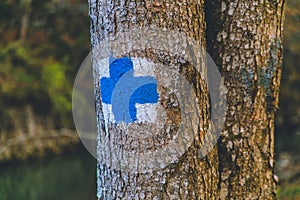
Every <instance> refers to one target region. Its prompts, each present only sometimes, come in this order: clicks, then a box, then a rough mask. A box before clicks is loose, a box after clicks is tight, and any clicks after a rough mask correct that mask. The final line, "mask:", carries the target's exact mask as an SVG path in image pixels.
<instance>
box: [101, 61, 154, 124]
mask: <svg viewBox="0 0 300 200" xmlns="http://www.w3.org/2000/svg"><path fill="white" fill-rule="evenodd" d="M100 87H101V97H102V102H103V103H104V104H107V105H106V106H107V107H109V106H111V107H112V114H113V119H115V121H116V123H118V122H122V121H123V122H126V124H128V123H131V122H135V121H139V122H141V121H144V119H145V117H142V118H140V119H138V117H137V109H138V108H139V107H138V104H140V105H143V104H144V105H145V104H146V107H142V108H144V109H143V110H141V111H140V112H139V113H143V112H145V113H144V114H145V115H147V113H148V112H150V113H151V112H152V113H153V112H155V111H151V109H155V107H151V105H149V104H152V105H154V104H156V103H158V98H159V95H158V92H157V81H156V79H155V77H152V76H135V75H134V67H133V62H132V60H131V59H130V58H127V57H124V58H118V59H114V58H112V57H110V59H109V77H101V78H100ZM147 107H148V108H147ZM147 111H148V112H147ZM112 114H111V113H110V115H112ZM141 116H144V115H143V114H141ZM151 121H154V119H153V116H152V120H151Z"/></svg>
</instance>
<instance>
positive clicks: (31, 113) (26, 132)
mask: <svg viewBox="0 0 300 200" xmlns="http://www.w3.org/2000/svg"><path fill="white" fill-rule="evenodd" d="M0 21H1V23H0V38H1V40H0V63H1V64H0V66H1V67H0V110H1V112H0V161H5V160H11V159H26V158H28V157H30V156H34V157H36V156H39V157H42V156H43V155H44V154H45V153H47V152H54V153H59V152H61V150H62V148H64V147H66V146H68V147H73V146H72V145H71V144H73V142H76V141H78V139H77V137H76V134H75V132H74V131H71V130H66V128H67V129H74V125H73V119H72V112H71V106H72V101H71V97H72V86H73V82H74V79H75V75H76V73H77V70H78V68H79V66H80V64H81V62H82V60H83V58H84V57H85V56H86V54H87V53H88V51H89V32H88V30H89V19H88V15H87V2H85V1H80V0H63V1H58V0H52V1H41V0H2V1H0ZM62 128H63V129H62ZM58 129H59V130H58Z"/></svg>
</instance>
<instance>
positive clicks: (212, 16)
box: [89, 0, 283, 199]
mask: <svg viewBox="0 0 300 200" xmlns="http://www.w3.org/2000/svg"><path fill="white" fill-rule="evenodd" d="M89 12H90V18H91V42H92V49H93V53H94V55H93V59H94V61H93V68H94V80H95V94H96V95H95V98H96V111H97V122H98V124H97V125H98V132H99V133H98V134H99V138H98V167H97V168H98V170H97V180H98V186H97V189H98V194H97V196H98V199H274V198H275V192H276V183H275V178H274V173H273V172H274V170H273V169H274V115H275V110H276V109H277V105H278V91H279V85H280V76H281V62H282V22H283V0H278V1H277V2H275V1H274V2H273V1H271V0H270V1H267V0H264V1H252V0H246V1H238V0H236V1H234V2H231V1H230V0H223V1H221V0H211V1H209V0H208V1H207V5H206V22H207V30H206V26H205V22H204V1H203V0H197V1H195V0H182V1H168V0H163V1H157V2H156V1H150V0H139V1H121V0H103V1H99V0H89ZM153 25H155V26H157V27H159V28H165V29H167V30H175V31H180V32H181V33H184V34H186V35H187V36H188V37H191V38H192V39H193V40H195V41H196V42H197V43H198V44H199V45H200V46H205V45H206V40H207V43H208V50H209V52H210V54H211V55H212V56H213V59H214V61H215V62H216V63H217V65H218V66H219V67H220V70H221V71H222V75H223V77H224V78H225V86H227V89H228V94H227V105H228V107H227V116H226V122H225V126H224V130H223V132H222V135H221V139H220V141H219V144H218V148H213V149H212V151H211V152H210V153H209V154H208V155H207V156H205V157H204V158H201V156H199V155H200V154H201V153H203V152H202V151H201V145H202V144H203V142H204V141H205V140H204V138H205V137H206V138H208V137H209V136H210V134H209V120H210V119H211V117H212V116H211V113H210V111H209V108H210V105H209V98H208V88H207V84H206V81H205V80H206V79H207V77H205V76H203V74H206V70H205V67H200V68H199V69H197V67H196V69H195V68H194V67H193V62H187V61H182V58H181V57H180V56H179V57H178V56H177V55H172V54H171V53H170V52H169V51H167V50H166V51H162V50H157V49H155V48H149V49H144V50H132V49H130V46H132V45H134V44H133V43H131V42H132V38H130V37H132V36H129V37H128V38H129V39H128V38H126V37H125V39H124V43H127V46H128V51H126V52H125V51H124V52H122V54H118V56H116V58H110V59H111V61H109V62H110V63H113V62H114V60H115V59H121V58H125V56H128V57H129V58H138V59H139V60H141V59H144V58H146V59H148V60H150V61H151V62H153V63H164V64H167V65H168V67H169V68H170V69H174V70H175V71H176V70H177V71H178V72H180V73H181V74H183V76H184V77H185V78H186V80H187V81H188V83H189V84H190V85H192V88H193V91H194V92H195V94H196V97H197V99H198V101H197V103H196V105H197V106H196V109H195V110H194V112H195V113H197V115H198V117H199V118H198V117H192V116H191V117H190V118H189V121H190V123H191V125H190V126H191V127H196V129H197V132H196V134H195V135H194V138H195V139H194V140H193V142H192V144H191V146H190V147H189V148H188V149H187V151H186V152H185V153H184V154H183V155H182V156H181V157H180V158H178V160H176V162H175V160H174V162H171V163H169V164H168V165H166V166H161V167H160V169H158V170H153V171H143V170H141V171H134V172H132V171H130V170H129V171H128V169H127V168H126V169H127V170H124V168H122V167H124V166H121V168H117V167H116V166H114V165H115V164H116V165H118V163H114V161H113V160H114V158H113V155H112V153H111V151H114V149H112V147H113V148H114V147H116V146H121V151H122V152H123V151H125V150H124V149H126V150H130V152H131V154H132V155H131V156H133V157H134V156H139V155H140V154H141V153H143V152H146V151H149V149H151V150H152V151H153V152H157V151H159V149H160V148H163V147H164V145H166V144H167V143H168V140H170V138H169V135H171V136H174V134H175V133H176V131H178V126H179V125H180V122H178V121H180V120H182V118H183V116H182V113H181V114H180V110H181V109H183V106H185V105H180V106H181V107H180V106H178V105H176V100H174V98H173V96H174V94H173V93H169V92H168V90H167V88H164V87H159V86H158V87H157V90H158V93H159V100H158V103H159V104H160V106H161V107H163V108H164V110H165V113H166V114H165V115H162V116H163V117H161V119H163V120H165V121H166V122H167V123H166V125H165V126H164V131H162V132H157V133H156V132H155V133H152V134H153V135H152V136H153V137H152V138H151V139H150V140H143V138H142V139H141V138H136V137H132V136H130V135H127V128H128V127H127V125H128V124H126V123H125V124H124V123H123V124H122V123H121V125H120V124H118V123H115V122H113V121H110V120H109V118H107V113H106V111H105V109H107V107H106V106H107V105H105V102H104V101H105V100H103V98H104V97H103V96H102V93H103V91H102V90H101V87H102V84H101V83H102V82H101V81H103V80H108V78H104V79H103V77H102V74H101V73H102V72H103V70H102V69H101V67H103V66H102V64H101V63H103V62H102V61H103V60H102V61H99V60H97V57H96V52H95V51H94V50H95V49H97V48H99V46H100V47H101V46H103V45H105V44H106V43H107V41H109V42H111V41H114V40H117V39H116V38H117V37H118V33H120V32H121V33H122V32H123V33H126V32H127V33H128V32H130V31H133V30H137V29H145V28H146V29H147V28H149V27H151V26H153ZM149 29H150V28H149ZM205 31H206V38H205ZM125 35H126V34H125ZM170 35H171V34H170ZM166 37H167V36H166ZM174 39H176V38H174ZM146 40H147V38H146ZM148 40H149V41H150V42H149V43H151V39H148ZM179 43H180V41H177V40H170V41H169V42H167V43H165V44H164V45H165V46H166V47H168V48H170V47H171V48H173V49H175V52H180V50H182V51H184V52H188V53H187V54H189V55H188V56H189V57H193V54H194V53H195V51H194V49H193V48H191V47H189V46H187V47H185V48H182V49H180V48H181V47H180V44H179ZM157 45H158V46H160V43H159V42H157ZM108 49H109V50H110V51H111V54H112V56H111V57H114V56H115V52H117V51H121V50H119V49H116V48H115V46H113V45H112V46H109V47H108ZM166 49H167V48H166ZM125 50H126V49H125ZM204 58H205V55H204V53H202V54H201V59H202V63H201V66H202V65H205V63H203V60H204ZM201 59H200V60H201ZM123 61H124V60H123ZM124 62H125V61H124ZM161 69H162V68H161ZM101 70H102V71H101ZM197 70H200V73H197ZM154 74H155V76H156V78H157V79H158V80H159V79H163V77H164V75H163V73H162V72H160V71H154ZM199 74H200V75H199ZM177 78H178V77H175V76H174V77H173V76H172V75H170V78H169V79H168V77H167V78H166V79H167V81H170V82H172V81H171V80H173V81H174V84H175V85H176V84H177V83H179V85H180V84H181V83H180V80H177ZM158 83H159V81H158ZM158 85H159V84H158ZM181 94H182V95H183V96H185V95H186V94H188V92H186V91H182V93H181ZM112 96H113V95H112ZM120 99H121V97H120ZM175 99H176V98H175ZM174 102H175V103H174ZM177 103H178V102H177ZM112 104H113V103H112ZM108 110H109V112H111V114H113V108H112V109H108ZM105 113H106V114H105ZM125 121H126V119H125ZM136 124H137V127H139V126H144V125H143V124H139V123H136ZM186 126H187V128H189V124H188V125H186ZM124 127H126V128H124ZM151 131H152V130H151V129H150V132H151ZM104 141H105V142H104ZM161 141H163V142H162V143H161ZM103 143H105V144H106V145H107V146H105V147H104V148H103V146H102V145H101V144H103ZM99 144H100V145H99ZM178 146H179V148H180V146H182V145H180V144H178ZM183 146H184V145H183ZM103 151H105V152H103ZM105 156H107V157H105ZM161 159H162V160H163V159H164V158H161ZM107 160H110V161H111V163H113V164H111V163H108V162H107ZM137 161H139V159H137ZM118 162H119V163H122V158H120V160H118ZM137 165H139V164H137ZM125 167H127V166H125ZM134 167H136V166H134Z"/></svg>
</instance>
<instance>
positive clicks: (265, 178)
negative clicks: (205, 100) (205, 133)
mask: <svg viewBox="0 0 300 200" xmlns="http://www.w3.org/2000/svg"><path fill="white" fill-rule="evenodd" d="M283 10H284V0H277V1H275V0H235V1H231V0H213V1H207V2H206V19H207V43H208V51H209V53H210V54H211V55H212V57H213V59H214V61H215V62H216V63H217V65H218V66H220V67H221V71H222V76H223V77H224V78H225V85H226V86H227V89H228V95H227V101H228V102H227V105H228V112H227V117H226V122H225V126H224V131H223V133H222V135H221V138H220V140H219V163H220V166H219V169H220V183H219V184H220V198H221V199H232V198H235V199H274V198H275V196H276V181H277V180H276V179H277V177H276V176H274V115H275V111H276V109H277V108H278V94H279V86H280V77H281V65H282V39H283V30H282V29H283V18H284V14H283Z"/></svg>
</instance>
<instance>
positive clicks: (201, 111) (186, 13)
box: [89, 0, 219, 199]
mask: <svg viewBox="0 0 300 200" xmlns="http://www.w3.org/2000/svg"><path fill="white" fill-rule="evenodd" d="M89 6H90V7H89V11H90V18H91V41H92V48H93V50H94V49H96V48H97V46H98V45H99V46H100V48H101V45H104V43H106V42H107V41H113V40H114V39H115V38H116V37H117V33H118V32H126V31H131V30H136V29H144V28H146V29H147V28H149V27H151V26H153V25H155V26H156V27H159V28H166V29H168V30H175V31H177V30H178V31H180V32H181V33H184V34H186V35H187V36H188V37H191V38H192V39H193V40H195V41H196V43H197V44H198V45H199V46H204V45H205V38H204V34H205V22H204V2H203V1H200V0H198V1H194V0H188V1H167V0H164V1H159V2H153V1H148V0H145V1H119V0H104V1H94V0H90V2H89ZM167 35H168V32H167V34H166V36H167ZM175 39H176V38H174V40H169V41H168V42H167V43H166V44H165V45H166V47H169V48H171V50H174V51H175V52H180V51H183V52H188V53H187V54H189V56H192V55H193V54H194V53H195V52H194V51H193V49H191V48H190V47H186V48H185V49H180V45H179V43H180V42H176V41H175ZM182 39H184V38H182ZM148 40H149V39H148ZM131 42H132V41H131ZM131 42H130V41H127V40H126V39H125V43H127V44H128V46H129V45H130V43H131ZM165 42H166V41H165ZM150 43H151V41H150ZM177 43H178V46H177ZM157 45H158V46H159V42H158V44H157ZM128 48H129V47H128ZM127 50H128V49H127ZM100 51H101V50H100ZM110 51H111V52H112V54H113V55H114V54H115V52H116V51H118V49H113V48H111V49H110ZM93 53H94V52H93ZM95 55H96V53H94V56H93V59H94V62H93V63H94V64H93V68H94V77H95V87H96V107H97V116H98V117H97V121H98V129H99V130H98V131H99V141H98V144H99V143H101V142H103V140H104V139H105V138H106V139H107V140H106V141H107V144H109V145H113V144H112V143H114V142H115V143H118V144H120V143H122V145H123V146H122V148H123V149H129V150H131V154H134V155H133V156H139V154H140V153H143V152H144V151H149V149H152V151H153V152H157V151H160V148H163V147H164V145H166V144H167V143H168V140H170V138H169V137H170V136H169V135H171V136H172V135H174V134H175V133H176V131H178V125H179V123H180V122H178V119H179V121H180V118H181V121H182V118H183V116H182V115H180V114H179V110H180V109H183V107H184V106H185V105H180V106H181V107H180V108H179V107H178V106H176V105H175V104H176V103H175V104H174V101H176V100H174V99H173V96H174V94H173V93H169V92H168V89H167V88H164V87H160V86H158V88H157V89H158V91H159V94H160V98H159V104H160V106H161V107H163V108H164V110H165V113H166V116H165V118H163V119H162V120H165V121H166V124H165V126H164V129H165V130H163V131H162V132H158V133H155V132H152V134H153V138H151V139H150V140H144V141H142V140H141V139H140V138H134V137H131V136H130V135H127V134H126V130H125V129H126V128H124V126H125V127H127V125H126V124H125V125H124V124H123V127H121V126H120V125H118V124H115V123H110V121H109V120H107V118H106V117H105V110H104V109H105V108H104V107H105V104H104V103H103V101H105V100H103V97H102V98H101V93H103V92H104V91H100V89H101V87H102V86H100V82H101V80H99V79H101V72H99V71H101V69H99V67H100V66H99V65H100V64H99V63H101V61H99V62H98V63H97V62H95V60H97V58H96V57H95ZM114 56H115V55H114ZM124 56H128V57H131V58H134V57H139V58H147V59H149V60H151V61H153V62H154V63H168V67H169V68H170V69H171V68H172V69H174V70H175V71H178V72H180V73H181V74H183V76H184V77H185V79H186V80H187V81H188V82H189V83H190V85H192V86H191V87H192V90H193V92H195V94H196V96H197V98H198V102H197V106H196V109H195V110H192V111H191V112H193V113H198V117H195V118H194V117H190V118H189V119H188V120H187V122H188V123H190V124H191V125H190V126H191V127H196V129H197V132H196V133H195V135H194V136H193V137H195V140H193V142H192V144H191V146H190V147H189V148H188V149H187V151H186V152H185V153H184V155H183V156H181V157H180V159H178V160H177V161H176V162H172V163H167V165H166V166H161V168H160V169H158V170H154V171H150V172H149V171H145V172H143V171H137V172H130V171H126V170H122V169H121V170H120V169H119V168H118V169H114V168H116V166H114V164H112V165H110V166H109V164H108V163H107V162H106V161H105V159H107V158H106V157H107V156H108V157H109V156H110V155H109V154H110V153H111V152H110V151H111V149H110V150H109V148H110V147H107V148H103V147H102V145H100V146H101V147H98V174H97V178H98V195H97V196H98V198H99V199H211V198H214V197H216V196H218V185H217V184H218V179H219V178H218V160H217V159H215V158H216V156H217V148H214V149H213V150H212V151H211V152H210V154H209V155H208V156H206V157H205V158H204V159H201V157H199V156H197V155H198V154H201V153H203V152H201V147H200V146H201V142H203V135H206V134H207V131H208V121H209V111H208V110H209V101H208V92H207V84H206V83H205V81H204V80H205V79H206V78H205V76H204V77H202V76H200V75H199V73H197V72H196V71H195V68H193V66H192V64H191V63H188V62H185V61H181V59H180V58H178V57H176V56H178V55H171V54H170V52H168V51H166V52H164V51H162V50H157V49H155V47H152V48H150V49H144V50H139V51H131V52H130V51H129V53H125V52H124V53H123V54H122V56H120V57H121V58H122V57H123V58H124ZM204 56H205V54H204V53H202V56H201V57H202V61H203V60H205V59H204V58H205V57H204ZM198 59H199V58H198ZM124 62H125V61H124ZM204 64H205V63H202V65H204ZM162 70H163V68H162ZM199 70H202V71H201V72H200V74H202V75H203V74H206V69H205V67H202V68H201V69H200V68H199ZM163 73H164V72H163V71H156V72H155V76H156V77H157V79H161V80H162V79H163V78H162V77H163ZM170 77H172V75H171V74H170ZM167 78H168V77H167ZM105 80H108V79H105ZM168 81H170V83H171V82H172V81H173V82H174V85H176V84H177V83H179V84H181V83H180V80H177V77H175V76H174V77H173V79H172V78H171V79H169V80H168ZM158 85H159V84H158ZM181 92H182V96H185V95H186V94H185V93H188V92H186V91H185V90H182V91H181ZM177 98H179V97H177ZM175 99H176V98H175ZM172 102H173V103H172ZM190 104H193V102H190ZM188 106H189V105H188ZM188 106H187V107H188ZM110 112H112V111H110ZM185 114H188V113H185ZM199 116H201V117H199ZM115 117H116V116H115ZM137 126H143V124H142V125H141V124H138V125H137ZM185 126H189V124H186V125H185ZM189 128H190V127H187V129H189ZM150 131H152V130H150ZM116 138H117V140H116ZM184 139H185V138H183V140H184ZM161 141H164V142H163V144H161ZM179 142H180V141H179ZM181 142H182V141H181ZM109 145H108V146H109ZM120 145H121V144H120ZM176 145H178V146H179V148H180V144H176ZM174 148H175V147H174ZM99 149H101V150H104V151H105V153H104V154H103V152H102V151H101V150H99ZM123 149H122V150H121V151H123ZM129 156H130V155H129ZM108 159H111V162H114V161H112V159H113V158H112V157H110V158H108ZM161 159H162V160H163V159H164V158H161ZM138 161H139V160H138ZM120 162H122V160H121V161H120ZM117 164H118V163H116V165H117ZM164 164H166V163H164ZM140 165H141V164H140Z"/></svg>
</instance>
